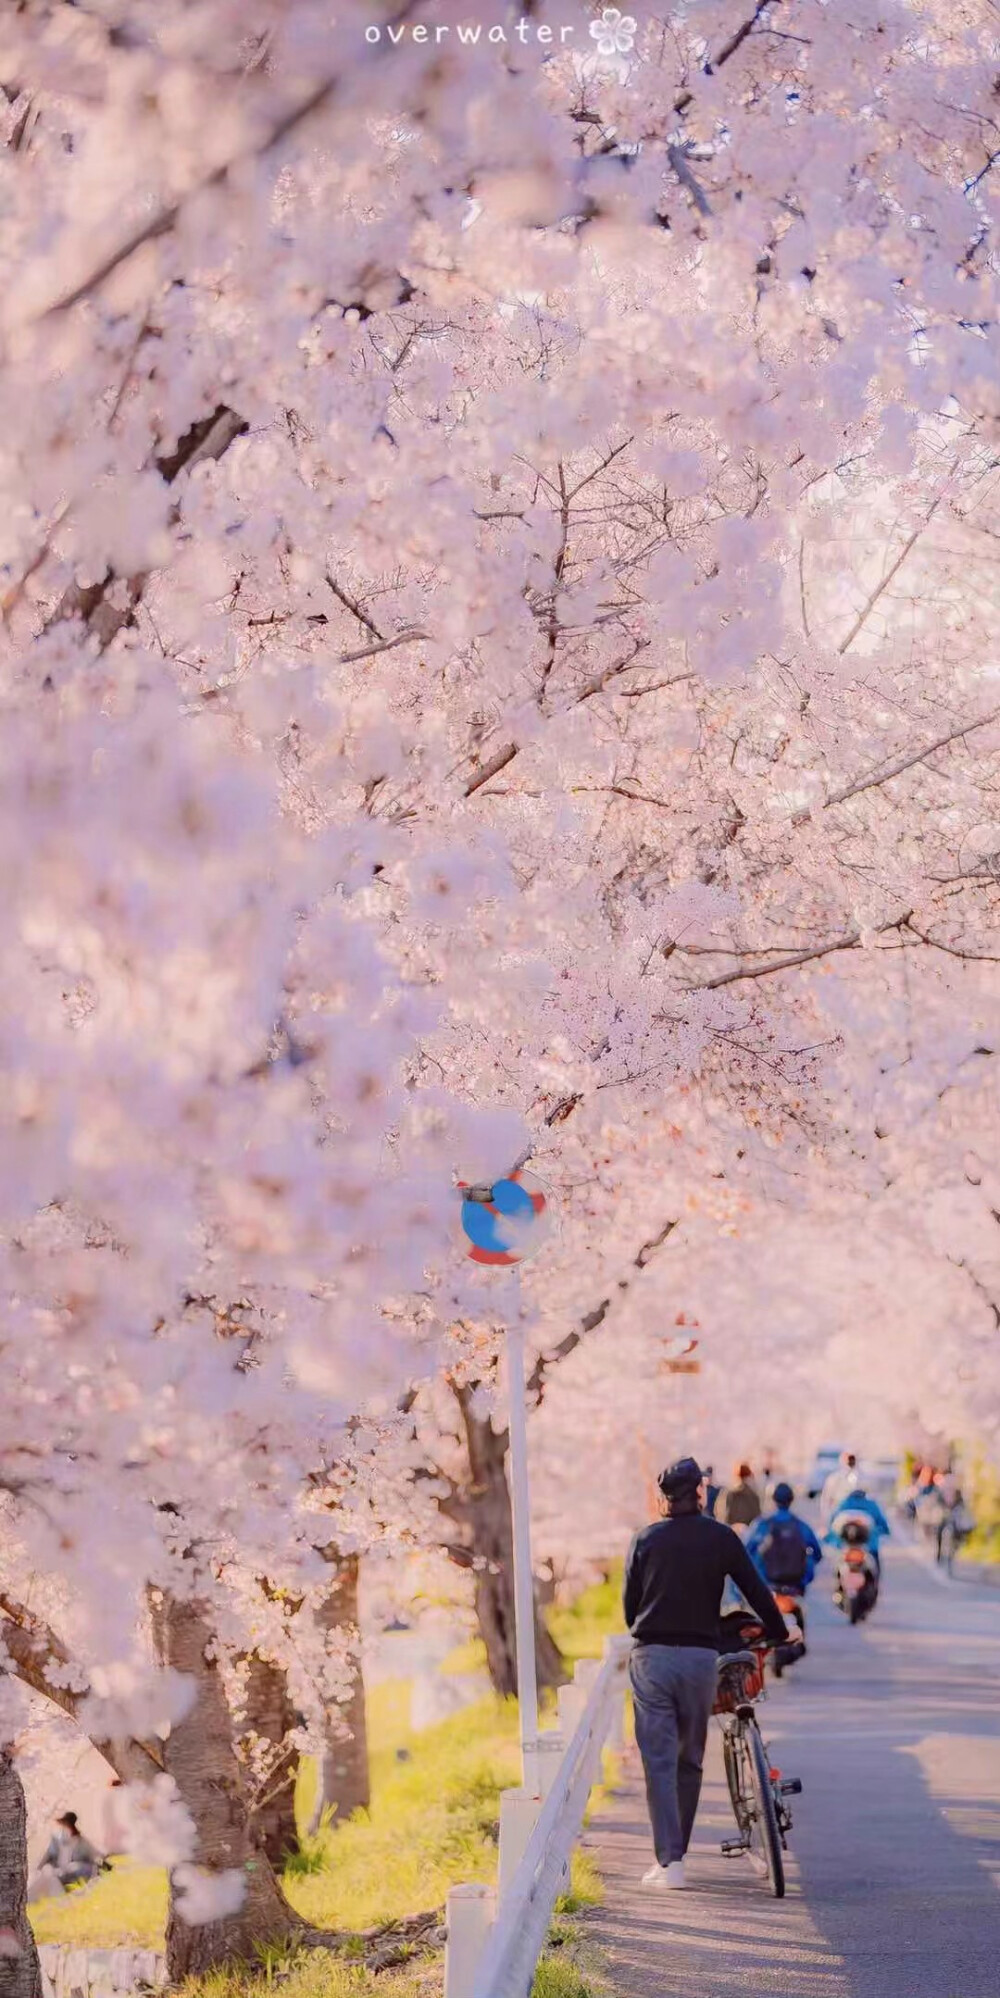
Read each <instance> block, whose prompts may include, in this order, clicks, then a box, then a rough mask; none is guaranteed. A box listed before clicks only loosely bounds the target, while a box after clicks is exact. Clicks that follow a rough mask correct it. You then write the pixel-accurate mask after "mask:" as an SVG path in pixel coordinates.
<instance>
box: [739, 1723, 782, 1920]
mask: <svg viewBox="0 0 1000 1998" xmlns="http://www.w3.org/2000/svg"><path fill="white" fill-rule="evenodd" d="M747 1733H748V1735H749V1742H748V1746H749V1750H750V1774H751V1781H752V1783H753V1793H754V1795H753V1801H754V1811H753V1819H752V1823H751V1826H750V1856H751V1858H752V1859H757V1860H758V1861H759V1862H760V1863H761V1864H762V1866H763V1869H764V1871H765V1872H766V1874H767V1879H768V1885H769V1886H770V1889H771V1892H772V1894H773V1895H774V1898H775V1900H776V1901H780V1900H781V1898H782V1896H783V1894H784V1892H785V1862H784V1859H783V1858H782V1852H781V1832H780V1831H779V1829H778V1807H777V1805H776V1803H775V1800H774V1788H773V1785H772V1782H771V1765H770V1762H769V1761H768V1756H767V1750H766V1748H765V1747H764V1743H763V1741H762V1739H761V1733H760V1729H759V1727H758V1726H757V1723H756V1721H751V1722H750V1723H749V1726H748V1729H747Z"/></svg>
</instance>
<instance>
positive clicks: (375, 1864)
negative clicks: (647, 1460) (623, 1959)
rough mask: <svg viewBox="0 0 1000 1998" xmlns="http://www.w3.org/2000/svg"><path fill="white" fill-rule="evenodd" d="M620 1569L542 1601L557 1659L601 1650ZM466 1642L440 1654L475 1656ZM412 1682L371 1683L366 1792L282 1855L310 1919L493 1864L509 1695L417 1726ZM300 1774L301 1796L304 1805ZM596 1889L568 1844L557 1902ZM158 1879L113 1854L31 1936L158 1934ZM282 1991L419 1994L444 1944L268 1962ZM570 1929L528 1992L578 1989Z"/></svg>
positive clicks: (439, 1885) (161, 1880)
mask: <svg viewBox="0 0 1000 1998" xmlns="http://www.w3.org/2000/svg"><path fill="white" fill-rule="evenodd" d="M617 1615H618V1585H617V1581H615V1582H613V1583H608V1584H605V1585H602V1586H600V1587H598V1588H595V1589H590V1590H588V1591H586V1593H585V1594H584V1595H583V1596H581V1597H580V1599H579V1600H578V1601H577V1602H576V1603H574V1604H573V1605H572V1606H571V1607H570V1608H568V1609H564V1610H556V1611H554V1612H553V1614H552V1628H553V1631H554V1634H555V1636H556V1639H557V1641H558V1643H559V1644H560V1646H561V1648H562V1649H563V1652H564V1655H565V1656H566V1658H567V1661H568V1662H569V1663H570V1664H571V1665H572V1663H573V1662H574V1661H575V1660H576V1659H578V1658H585V1657H595V1656H598V1655H599V1654H600V1651H601V1648H602V1645H603V1642H604V1637H605V1635H606V1634H607V1632H608V1631H609V1630H610V1629H612V1628H614V1627H616V1620H617ZM479 1662H480V1659H479V1655H478V1653H477V1651H476V1648H475V1647H474V1646H470V1647H468V1648H467V1652H466V1653H465V1654H463V1656H462V1657H461V1658H457V1657H456V1658H455V1659H453V1660H450V1661H449V1664H450V1666H451V1669H453V1670H454V1669H457V1668H458V1667H460V1665H462V1664H466V1665H468V1667H469V1668H470V1669H471V1668H473V1667H474V1666H476V1665H478V1664H479ZM409 1704H410V1703H409V1689H408V1687H407V1686H406V1685H405V1684H404V1683H402V1682H399V1681H396V1682H388V1683H384V1684H382V1685H380V1686H375V1687H374V1688H372V1690H371V1693H370V1696H369V1741H370V1747H371V1781H372V1801H371V1806H370V1809H369V1810H367V1811H359V1812H357V1813H356V1814H355V1816H354V1817H353V1818H352V1819H350V1820H349V1821H348V1822H347V1823H345V1824H343V1825H340V1826H338V1827H336V1828H332V1827H331V1828H330V1829H328V1830H326V1831H324V1832H322V1833H321V1834H320V1835H319V1836H318V1837H317V1838H316V1839H312V1840H308V1841H306V1843H305V1846H304V1850H303V1852H302V1853H301V1854H300V1855H298V1856H297V1857H296V1858H295V1859H294V1860H292V1861H291V1863H290V1864H289V1866H288V1868H287V1869H286V1872H285V1876H284V1883H283V1884H284V1888H285V1892H286V1894H287V1896H288V1899H289V1900H290V1902H291V1903H292V1905H293V1906H294V1907H295V1908H296V1909H297V1910H298V1912H299V1913H300V1914H302V1915H303V1916H304V1917H305V1919H306V1920H307V1921H309V1922H310V1923H312V1924H314V1925H315V1926H316V1927H317V1928H324V1929H335V1930H341V1931H348V1932H351V1933H356V1932H357V1931H360V1930H364V1929H368V1928H372V1927H374V1926H375V1925H376V1924H379V1923H382V1922H391V1921H397V1920H399V1919H401V1918H402V1917H404V1916H406V1915H412V1914H417V1913H419V1912H421V1911H422V1910H424V1909H433V1908H437V1907H439V1906H440V1905H441V1904H442V1903H443V1901H444V1898H445V1894H446V1892H447V1890H448V1888H449V1887H450V1886H452V1885H454V1883H455V1882H456V1881H460V1880H484V1881H489V1880H493V1879H495V1877H496V1864H497V1823H498V1813H499V1795H500V1791H501V1790H502V1789H505V1788H507V1787H509V1786H511V1785H512V1784H515V1783H516V1782H517V1781H518V1777H519V1770H520V1756H519V1748H518V1733H517V1708H516V1705H515V1703H514V1702H513V1701H512V1700H499V1699H497V1698H495V1697H493V1696H490V1697H488V1698H486V1699H482V1700H479V1701H477V1702H476V1703H475V1705H472V1706H469V1707H466V1708H465V1709H464V1710H463V1711H462V1712H461V1713H458V1714H455V1715H453V1716H451V1717H450V1718H449V1719H448V1720H445V1721H441V1722H439V1723H438V1724H437V1725H435V1726H433V1727H429V1728H423V1729H421V1730H420V1731H419V1732H414V1731H413V1730H412V1729H411V1727H410V1725H409ZM309 1787H310V1775H309V1772H308V1771H307V1772H306V1774H305V1778H304V1782H303V1795H302V1797H301V1799H300V1802H301V1803H302V1805H303V1807H304V1812H307V1810H308V1805H309V1801H310V1799H309V1796H308V1790H309ZM597 1898H599V1888H598V1883H597V1880H596V1876H595V1874H594V1871H593V1868H592V1866H591V1865H590V1862H589V1861H588V1860H587V1859H586V1857H585V1856H583V1855H580V1854H577V1855H576V1858H575V1860H574V1870H573V1878H572V1883H571V1893H570V1895H569V1897H568V1898H567V1900H566V1902H564V1903H563V1914H564V1916H565V1915H566V1914H568V1913H571V1912H572V1910H573V1908H574V1907H579V1906H581V1905H585V1904H587V1903H588V1902H592V1901H593V1900H595V1899H597ZM166 1903H167V1889H166V1877H165V1874H164V1873H163V1871H162V1869H159V1868H153V1867H137V1866H132V1865H130V1864H129V1863H128V1862H119V1863H117V1864H116V1865H115V1867H114V1870H113V1872H112V1873H110V1874H107V1875H104V1876H103V1877H102V1878H101V1879H99V1880H98V1881H96V1882H95V1883H94V1885H93V1886H92V1887H90V1888H88V1889H87V1890H86V1891H85V1892H82V1893H73V1894H70V1895H68V1896H67V1897H66V1898H65V1899H61V1900H55V1901H43V1902H40V1903H38V1904H37V1905H36V1906H35V1907H34V1908H33V1909H32V1911H31V1913H32V1920H33V1926H34V1929H35V1934H36V1936H37V1938H38V1940H39V1942H54V1943H59V1942H65V1943H73V1944H76V1945H78V1946H79V1945H83V1946H87V1945H93V1946H95V1947H97V1946H102V1945H108V1944H115V1943H123V1942H134V1943H136V1944H140V1945H144V1946H147V1947H150V1948H158V1947H161V1946H162V1940H163V1931H164V1924H165V1920H166ZM275 1976H277V1977H278V1978H279V1979H280V1981H281V1984H282V1988H283V1991H284V1992H285V1993H286V1994H287V1998H321V1994H322V1998H369V1986H371V1987H372V1994H371V1998H374V1987H375V1985H376V1984H377V1988H378V1998H419V1994H421V1993H423V1992H427V1993H428V1994H433V1993H434V1991H435V1990H436V1989H437V1988H439V1986H440V1978H441V1965H440V1958H439V1957H438V1958H426V1957H424V1958H420V1959H415V1961H414V1962H413V1964H412V1965H407V1966H406V1967H405V1968H404V1969H403V1970H401V1971H399V1972H397V1971H384V1972H382V1973H380V1974H379V1975H378V1977H377V1978H373V1977H372V1976H371V1974H370V1973H369V1972H367V1971H365V1970H364V1969H362V1968H360V1967H359V1966H358V1965H356V1964H351V1963H350V1962H349V1961H345V1960H343V1959H338V1958H336V1957H331V1956H329V1955H328V1954H327V1953H326V1952H323V1953H322V1954H321V1955H320V1954H317V1953H315V1952H313V1953H311V1954H304V1955H302V1956H301V1957H299V1958H298V1959H297V1960H296V1961H295V1962H294V1963H281V1964H278V1965H272V1966H271V1977H272V1981H273V1979H274V1977H275ZM582 1976H583V1973H582V1972H581V1970H580V1967H579V1965H578V1963H577V1962H576V1959H575V1956H574V1953H573V1948H572V1942H571V1940H570V1946H569V1948H568V1949H567V1948H565V1947H564V1948H563V1949H560V1950H559V1952H558V1953H557V1954H554V1955H553V1956H552V1957H551V1958H549V1959H546V1961H545V1962H544V1964H543V1965H541V1966H540V1969H539V1980H538V1985H537V1993H536V1998H586V1990H587V1989H588V1988H589V1987H586V1986H585V1985H584V1984H583V1983H582V1982H581V1978H582ZM246 1981H247V1980H246V1977H245V1976H241V1975H240V1974H238V1973H229V1974H227V1975H225V1976H218V1977H214V1978H211V1979H208V1980H204V1981H203V1982H202V1983H201V1984H200V1985H199V1986H198V1992H199V1995H200V1998H245V1993H246Z"/></svg>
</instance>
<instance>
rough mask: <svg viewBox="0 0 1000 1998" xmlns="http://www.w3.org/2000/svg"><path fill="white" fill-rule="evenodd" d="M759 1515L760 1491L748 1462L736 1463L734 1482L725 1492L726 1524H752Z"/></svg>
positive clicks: (742, 1525)
mask: <svg viewBox="0 0 1000 1998" xmlns="http://www.w3.org/2000/svg"><path fill="white" fill-rule="evenodd" d="M760 1515H761V1503H760V1493H759V1492H758V1490H757V1487H756V1485H755V1484H754V1481H753V1471H752V1470H751V1468H750V1465H749V1464H737V1466H736V1472H735V1483H734V1484H732V1485H731V1486H730V1488H729V1490H728V1491H727V1493H726V1497H725V1503H724V1508H723V1516H724V1518H725V1522H726V1525H727V1526H735V1527H737V1528H740V1527H742V1528H743V1529H744V1531H745V1529H746V1528H747V1527H748V1526H752V1525H753V1523H754V1520H755V1519H759V1518H760Z"/></svg>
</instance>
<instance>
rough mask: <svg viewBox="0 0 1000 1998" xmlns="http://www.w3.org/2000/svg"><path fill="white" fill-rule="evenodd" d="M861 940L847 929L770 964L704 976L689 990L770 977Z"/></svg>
mask: <svg viewBox="0 0 1000 1998" xmlns="http://www.w3.org/2000/svg"><path fill="white" fill-rule="evenodd" d="M860 942H861V934H860V931H858V930H849V931H848V933H847V935H846V936H843V937H835V938H834V939H833V941H832V942H831V943H823V944H814V945H813V946H812V947H811V948H810V949H809V950H795V951H789V952H788V954H787V956H785V957H776V958H774V959H773V961H772V962H771V963H770V964H758V965H742V966H740V967H739V968H738V969H737V970H735V971H722V972H720V973H719V975H718V977H717V978H706V979H704V980H702V981H701V983H699V984H696V985H691V986H689V987H688V990H689V991H690V992H717V991H718V990H719V988H720V987H721V986H723V985H738V984H739V983H740V981H741V980H742V979H745V978H770V977H772V976H773V974H774V973H775V972H776V971H793V970H794V969H795V967H796V966H797V965H800V964H812V963H814V962H815V960H816V959H817V958H820V957H830V956H832V954H833V952H834V951H838V950H854V949H855V948H856V947H857V945H858V944H859V943H860Z"/></svg>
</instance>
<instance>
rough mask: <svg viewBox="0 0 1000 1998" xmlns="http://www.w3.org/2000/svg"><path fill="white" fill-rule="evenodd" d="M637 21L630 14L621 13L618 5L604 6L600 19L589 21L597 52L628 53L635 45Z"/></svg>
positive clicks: (603, 53)
mask: <svg viewBox="0 0 1000 1998" xmlns="http://www.w3.org/2000/svg"><path fill="white" fill-rule="evenodd" d="M638 25H639V23H638V21H636V20H635V18H634V17H633V15H631V14H623V13H622V11H621V8H620V7H605V9H604V12H603V13H602V15H601V17H600V20H598V21H591V23H590V32H591V36H592V37H593V39H594V41H595V42H596V43H597V53H598V55H602V56H623V55H628V54H630V52H631V50H632V49H633V48H634V47H635V35H636V29H637V27H638Z"/></svg>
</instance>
